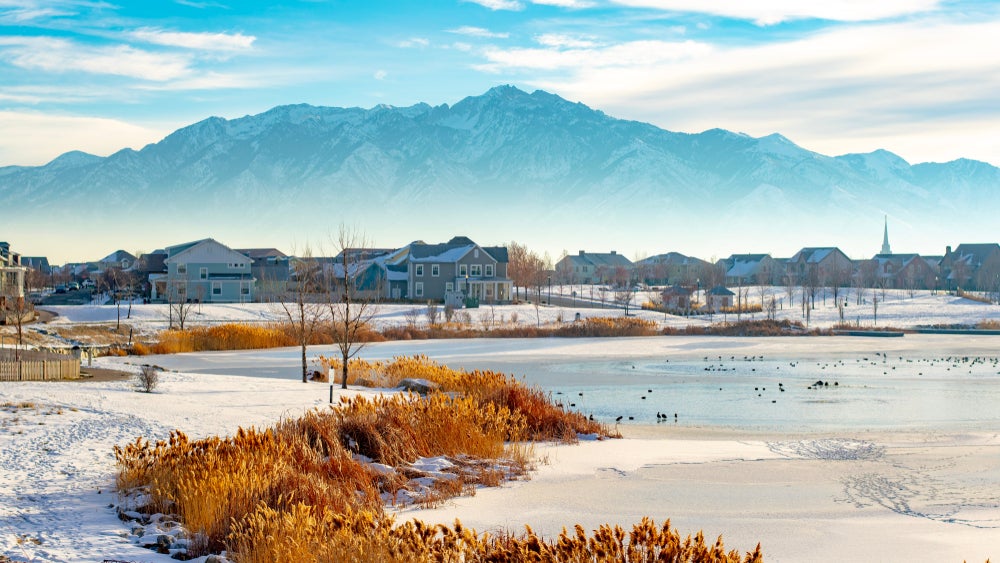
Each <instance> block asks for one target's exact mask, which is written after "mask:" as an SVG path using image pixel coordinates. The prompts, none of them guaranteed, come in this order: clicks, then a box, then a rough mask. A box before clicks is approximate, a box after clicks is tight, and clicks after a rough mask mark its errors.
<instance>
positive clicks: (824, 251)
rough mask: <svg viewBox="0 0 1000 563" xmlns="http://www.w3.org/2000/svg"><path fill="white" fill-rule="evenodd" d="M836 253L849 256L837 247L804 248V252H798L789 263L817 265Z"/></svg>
mask: <svg viewBox="0 0 1000 563" xmlns="http://www.w3.org/2000/svg"><path fill="white" fill-rule="evenodd" d="M835 252H840V254H843V255H844V256H847V255H846V254H844V253H843V252H842V251H841V250H840V249H839V248H837V247H836V246H821V247H809V248H803V249H802V250H800V251H798V252H796V253H795V256H792V257H791V258H790V259H789V261H791V262H805V263H806V264H817V263H819V262H822V261H823V260H825V259H826V257H827V256H829V255H831V254H833V253H835Z"/></svg>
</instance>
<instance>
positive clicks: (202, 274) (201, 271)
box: [198, 268, 208, 280]
mask: <svg viewBox="0 0 1000 563" xmlns="http://www.w3.org/2000/svg"><path fill="white" fill-rule="evenodd" d="M198 277H199V278H201V279H203V280H207V279H208V268H198Z"/></svg>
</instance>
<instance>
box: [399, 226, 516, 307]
mask: <svg viewBox="0 0 1000 563" xmlns="http://www.w3.org/2000/svg"><path fill="white" fill-rule="evenodd" d="M408 249H409V251H408V252H407V253H406V261H407V264H408V267H407V288H406V297H407V298H409V299H411V300H414V301H424V300H434V301H440V300H446V301H448V302H455V301H456V300H461V298H463V297H471V298H474V299H478V300H479V301H480V302H484V303H506V302H508V301H510V298H511V289H512V286H513V282H512V281H511V280H510V279H508V278H507V262H508V257H507V248H506V247H502V246H494V247H483V246H479V245H478V244H476V243H475V242H473V241H472V240H470V239H469V238H467V237H455V238H453V239H451V240H450V241H448V242H446V243H442V244H426V243H423V242H414V243H411V244H410V245H409V247H408Z"/></svg>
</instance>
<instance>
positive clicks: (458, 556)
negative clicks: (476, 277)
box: [115, 357, 761, 563]
mask: <svg viewBox="0 0 1000 563" xmlns="http://www.w3.org/2000/svg"><path fill="white" fill-rule="evenodd" d="M350 368H351V371H352V372H354V373H363V374H365V375H366V376H368V377H372V378H373V379H374V380H376V381H378V382H379V384H381V385H387V386H388V385H390V384H392V383H393V382H398V381H399V380H400V379H402V378H403V377H404V376H406V377H422V378H425V379H428V380H431V381H434V382H435V383H437V384H439V385H440V386H441V388H442V389H445V390H449V391H451V393H448V394H445V393H432V394H430V395H428V396H426V397H420V396H417V395H414V394H407V395H402V394H396V395H392V396H382V397H376V398H366V397H360V396H359V397H354V398H350V399H347V398H345V399H342V400H341V402H340V404H338V405H336V407H333V408H330V409H328V410H315V411H311V412H309V413H307V414H305V415H304V416H302V417H300V418H298V419H294V420H284V421H281V422H280V423H279V424H277V425H276V426H275V427H274V428H271V429H267V430H255V429H249V430H244V429H240V430H239V431H238V432H237V433H236V435H235V436H233V437H229V438H224V439H222V438H217V437H211V438H206V439H203V440H197V441H192V440H190V439H188V437H187V436H186V435H184V434H183V433H181V432H179V431H175V432H173V433H172V434H171V435H170V438H169V440H167V441H165V442H162V441H161V442H156V443H155V444H150V443H148V442H147V441H145V440H143V439H142V438H139V439H137V440H136V441H135V442H133V443H131V444H128V445H125V446H123V447H116V448H115V457H116V462H117V466H118V470H119V472H118V490H119V491H120V492H121V493H126V494H127V493H130V492H135V491H141V492H143V493H145V496H146V498H148V505H147V506H146V507H145V508H144V509H145V510H146V511H149V512H160V513H166V514H175V515H177V516H178V517H179V518H180V520H181V521H182V522H183V525H184V526H185V528H186V530H187V531H188V533H189V535H190V539H191V542H190V543H189V548H188V555H191V556H197V555H200V554H205V553H209V552H218V551H221V550H223V549H225V550H226V551H227V555H228V557H229V559H231V560H232V561H236V562H239V563H257V562H265V561H268V562H270V561H297V562H299V561H301V562H313V561H315V562H327V561H390V562H392V561H400V562H402V561H469V562H472V561H567V562H569V561H605V560H617V561H653V560H667V561H704V562H729V561H760V560H761V556H760V550H759V547H758V549H757V550H756V551H755V552H753V553H748V554H746V557H745V558H744V557H741V556H740V555H739V554H738V553H736V552H729V553H726V552H725V551H724V550H723V549H722V543H721V540H719V541H717V542H716V543H715V544H714V545H711V546H710V545H706V544H705V542H704V538H703V537H702V535H701V534H700V533H699V534H698V535H696V536H695V538H694V539H692V538H691V537H688V538H687V539H686V540H684V541H681V539H680V537H679V535H678V534H677V532H675V531H674V530H672V529H671V528H670V524H669V521H668V522H667V523H666V524H664V526H662V527H657V526H655V525H654V524H653V522H652V521H651V520H643V521H642V522H641V523H640V524H636V526H634V527H633V530H632V532H630V533H629V534H628V539H627V541H626V534H625V532H624V531H623V530H622V529H621V528H619V527H608V526H602V527H601V528H599V529H598V530H596V531H595V532H594V533H593V535H592V536H588V535H587V534H585V533H584V531H583V529H582V528H580V527H579V526H577V528H576V529H575V533H574V534H572V535H569V534H566V533H565V532H564V533H563V534H562V535H560V536H559V538H558V539H557V540H555V541H549V540H546V539H544V538H542V537H540V536H538V535H536V534H535V533H534V532H533V531H532V530H531V529H530V528H526V532H525V534H523V535H520V536H513V535H502V536H490V535H488V534H483V535H479V534H477V533H476V532H475V531H474V530H469V529H466V528H464V527H462V525H461V523H459V522H457V521H456V523H455V525H454V526H453V527H449V526H427V525H425V524H423V523H421V522H419V521H408V522H403V523H395V522H394V521H393V520H392V518H390V517H389V516H387V515H386V513H385V510H384V506H385V502H388V501H393V500H394V499H396V498H397V497H398V496H399V494H400V493H401V492H402V491H404V490H406V491H409V493H410V495H409V496H410V497H411V498H413V495H417V496H418V497H419V499H418V501H419V502H422V503H424V504H431V505H432V504H435V503H437V502H440V500H442V499H444V498H449V497H451V496H454V495H458V494H463V493H465V492H467V491H469V490H470V487H474V486H476V485H497V484H499V483H500V482H502V481H503V480H505V479H508V478H512V477H514V476H516V475H517V474H519V473H522V472H524V471H525V470H526V468H527V467H528V465H529V463H530V458H531V452H532V449H531V446H530V444H527V443H525V442H522V441H521V440H525V439H566V440H571V439H575V436H576V432H600V433H603V434H605V435H606V434H607V432H606V430H604V429H602V427H600V426H599V425H596V424H594V423H592V422H590V421H588V420H585V419H584V418H583V417H582V415H579V413H568V412H566V411H565V410H563V409H562V408H560V407H557V406H555V405H553V404H552V403H551V401H549V400H548V399H547V398H546V396H545V395H544V394H542V393H541V392H539V391H537V390H533V389H530V388H527V387H525V386H524V385H522V384H520V383H518V382H517V381H516V380H514V379H513V378H511V377H508V376H506V375H504V374H500V373H496V372H490V371H483V372H471V373H468V372H461V371H455V370H451V369H449V368H447V367H444V366H441V365H439V364H436V363H434V362H431V361H429V360H428V359H427V358H424V357H416V358H396V359H394V360H393V361H391V362H370V363H366V362H360V361H358V362H356V363H355V362H352V364H351V365H350ZM431 457H442V458H444V459H446V460H447V461H448V463H447V464H445V465H446V466H447V468H446V469H444V470H443V471H445V472H447V473H448V475H446V476H445V477H446V478H440V476H439V478H438V479H437V481H436V482H435V483H436V484H435V485H433V486H431V487H429V488H427V487H424V488H423V489H420V488H419V487H418V488H416V489H414V487H415V485H413V483H418V481H417V478H419V477H423V476H425V474H424V473H423V472H421V471H419V470H418V469H416V468H414V467H413V465H412V464H413V463H414V462H415V461H417V460H418V459H420V458H431ZM609 558H611V559H609Z"/></svg>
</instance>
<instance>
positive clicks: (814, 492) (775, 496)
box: [0, 295, 1000, 562]
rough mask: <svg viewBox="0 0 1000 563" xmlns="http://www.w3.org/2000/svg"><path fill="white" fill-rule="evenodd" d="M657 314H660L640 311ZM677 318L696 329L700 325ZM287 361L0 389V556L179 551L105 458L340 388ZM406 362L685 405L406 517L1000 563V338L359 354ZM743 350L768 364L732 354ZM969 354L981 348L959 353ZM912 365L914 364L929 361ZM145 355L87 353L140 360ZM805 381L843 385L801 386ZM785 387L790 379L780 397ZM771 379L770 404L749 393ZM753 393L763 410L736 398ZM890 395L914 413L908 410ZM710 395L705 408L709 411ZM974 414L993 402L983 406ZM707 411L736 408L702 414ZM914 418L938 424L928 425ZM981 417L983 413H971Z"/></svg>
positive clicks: (557, 345)
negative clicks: (667, 533) (822, 419)
mask: <svg viewBox="0 0 1000 563" xmlns="http://www.w3.org/2000/svg"><path fill="white" fill-rule="evenodd" d="M398 309H399V310H398V311H395V310H391V309H388V308H387V309H386V310H384V311H383V312H382V314H383V316H382V317H381V318H382V319H383V321H384V322H404V318H403V314H404V313H405V310H406V309H412V307H399V308H398ZM995 309H998V307H996V306H995V305H993V306H990V305H985V304H980V303H974V302H968V301H965V300H960V299H956V298H954V297H949V296H945V295H934V296H932V295H920V296H918V297H916V298H914V299H899V300H897V301H895V302H894V301H893V300H891V299H890V300H887V301H886V302H884V303H882V304H880V305H879V324H880V325H881V324H882V318H883V312H884V313H885V315H886V318H887V319H892V318H893V317H891V315H893V314H895V315H896V316H895V318H896V319H899V321H897V322H893V321H891V320H887V321H886V322H887V323H888V324H894V325H897V326H904V325H910V324H933V323H942V324H956V323H974V322H978V321H980V320H984V319H989V318H996V313H995V312H994V310H995ZM484 310H485V309H480V310H479V311H478V312H479V313H480V314H481V313H482V312H483V311H484ZM113 311H114V307H108V306H101V307H75V308H66V310H65V311H60V317H59V322H61V323H73V322H95V321H107V320H109V317H110V318H113V314H114V313H113ZM155 311H156V308H155V306H144V307H141V308H136V309H134V310H133V315H134V316H141V315H146V317H145V318H147V319H148V320H147V321H144V322H148V323H149V326H150V327H151V330H155V328H153V327H156V326H157V323H163V320H162V319H160V318H157V317H156V315H157V313H156V312H155ZM500 311H503V313H502V314H504V315H505V316H506V319H508V320H509V319H510V314H511V312H517V314H518V317H519V321H520V322H529V319H530V322H535V318H534V311H535V309H534V307H532V306H512V307H510V308H506V307H505V308H501V307H497V308H496V312H497V313H496V314H497V315H499V314H501V313H500ZM560 311H562V313H563V318H564V320H565V319H566V317H567V316H568V315H570V314H572V313H574V312H576V311H580V312H587V313H589V312H591V311H592V312H593V313H594V314H608V312H609V311H607V310H605V311H600V310H599V309H594V310H586V309H574V308H572V307H566V308H556V307H552V308H549V307H540V308H539V315H540V316H541V315H545V316H544V317H541V319H540V320H541V322H543V323H544V322H546V321H547V320H548V321H551V322H555V321H556V317H557V316H558V313H559V312H560ZM474 312H475V311H474ZM798 312H799V311H798V310H797V309H796V313H798ZM202 313H203V315H204V317H203V318H204V320H205V321H206V322H207V321H226V320H253V319H259V320H266V319H268V318H270V317H268V315H270V314H273V313H272V312H271V311H268V310H267V308H266V307H265V306H259V307H258V306H233V307H221V306H212V307H209V306H205V308H204V310H203V312H202ZM825 316H829V317H831V319H830V320H829V321H828V322H831V323H832V322H833V319H834V318H835V317H836V316H837V312H836V309H834V308H830V310H829V311H826V310H824V309H819V310H818V311H817V312H816V314H814V315H813V316H812V322H813V324H814V325H815V324H818V323H820V322H823V321H821V320H820V319H821V318H825ZM656 317H658V318H659V319H662V317H663V316H662V314H660V315H652V316H650V318H656ZM676 322H677V324H678V325H679V326H684V325H686V324H687V323H688V319H683V318H677V321H676ZM160 328H162V325H161V326H160ZM320 353H327V354H328V353H330V349H329V348H323V347H313V348H311V349H310V356H311V357H315V355H317V354H320ZM296 354H297V352H296V350H294V349H278V350H263V351H247V352H217V353H202V354H185V355H177V356H150V357H145V358H142V360H141V361H143V362H151V363H155V364H158V365H162V366H164V367H166V368H167V369H169V370H171V371H168V372H166V373H164V374H163V376H162V382H161V384H160V387H159V388H158V389H157V391H156V392H155V393H152V394H144V393H137V392H135V390H134V389H133V386H132V385H131V383H130V382H127V381H111V382H94V381H83V382H53V383H44V384H23V383H0V404H11V405H15V406H6V407H2V408H0V468H2V470H0V553H2V554H3V555H5V556H7V557H9V558H11V559H13V560H15V561H102V560H103V559H118V560H125V561H136V562H166V561H171V559H169V557H168V556H166V555H159V554H156V553H154V552H152V551H150V550H148V549H145V548H143V547H141V545H140V542H141V541H142V539H141V538H139V537H137V536H135V535H133V534H132V526H131V525H130V524H128V523H124V522H121V521H120V520H118V519H117V517H116V515H115V511H114V509H113V508H111V505H113V504H114V503H115V502H116V498H115V495H114V494H113V492H112V490H113V489H112V487H113V481H114V465H113V461H114V460H113V456H112V448H113V447H114V445H116V444H124V443H127V442H130V441H132V440H134V439H135V437H137V436H144V437H146V438H149V439H162V438H166V437H167V435H168V433H169V432H170V431H171V430H173V429H180V430H182V431H184V432H185V433H187V434H188V435H189V436H192V437H203V436H208V435H220V434H231V433H233V432H235V430H236V429H237V428H238V427H241V426H243V427H246V426H258V427H259V426H265V425H269V424H272V423H274V422H275V421H277V420H279V419H280V418H282V417H294V416H297V415H298V414H300V413H302V412H303V411H305V410H307V409H312V408H317V407H319V408H323V407H324V406H325V405H326V403H327V399H328V393H329V391H328V389H329V387H328V386H327V385H325V384H314V383H310V384H303V383H301V382H298V381H297V380H296V373H297V372H296V369H297V368H296V361H297V358H296ZM400 354H427V355H428V356H430V357H431V358H432V359H436V360H438V361H442V362H444V363H447V364H449V365H452V366H453V367H467V368H478V367H489V368H494V369H502V370H504V371H507V372H509V373H514V374H517V375H519V376H523V377H525V379H527V380H529V381H531V382H534V383H536V384H539V385H543V386H545V387H546V388H549V389H559V390H563V391H564V394H565V396H575V397H577V399H574V400H579V401H580V402H581V406H583V404H584V402H585V401H588V400H589V397H590V396H591V395H592V394H595V393H597V391H598V389H606V388H612V387H622V388H623V389H624V390H620V391H619V392H620V393H622V394H623V395H624V394H625V393H626V392H627V393H631V392H632V391H634V390H635V389H637V388H639V387H641V386H645V385H646V384H647V382H655V383H656V384H657V385H658V387H656V388H653V387H650V388H651V389H653V391H654V393H653V395H651V396H650V398H648V399H646V400H641V399H638V398H636V397H633V398H632V401H633V402H632V403H631V404H640V401H641V402H642V403H649V404H650V405H652V404H653V403H652V401H651V400H652V398H653V397H654V396H655V397H656V398H657V400H658V402H657V403H656V406H657V408H658V407H660V406H662V407H663V408H669V412H670V413H671V415H672V414H673V413H674V412H675V411H679V413H680V415H681V416H680V418H679V421H678V422H676V423H675V422H673V421H672V420H671V421H669V422H668V423H664V424H656V423H655V422H653V420H652V419H650V418H649V417H648V413H647V414H643V415H641V416H640V414H639V413H640V412H642V411H638V410H636V411H634V412H635V414H636V416H637V417H640V418H642V419H643V420H639V419H638V418H637V420H636V421H635V422H633V423H632V424H623V425H622V426H621V429H622V432H623V433H624V434H625V436H626V438H625V439H623V440H611V441H602V442H583V443H581V444H579V445H576V446H543V447H541V448H539V449H538V452H539V454H540V455H541V456H542V458H543V459H544V460H545V463H543V464H541V465H540V466H539V468H538V470H537V471H536V472H534V473H533V474H532V475H531V478H530V480H526V481H519V482H513V483H509V484H507V485H505V486H503V487H500V488H496V489H480V490H479V491H478V493H477V494H476V496H474V497H468V498H461V499H455V500H453V501H451V502H448V503H446V504H445V505H444V506H442V507H440V508H436V509H431V510H417V509H410V510H406V511H403V512H401V513H400V514H399V515H398V517H399V518H411V517H414V518H420V519H422V520H425V521H428V522H443V523H451V522H452V521H453V520H454V519H455V518H460V519H461V521H462V522H463V523H464V524H465V525H467V526H471V527H474V528H476V529H478V530H481V531H496V530H511V531H515V532H516V531H519V530H521V529H522V526H523V525H525V524H528V525H531V527H532V528H533V529H535V530H536V531H539V532H541V533H544V534H547V535H555V534H558V533H559V531H560V530H561V528H562V527H564V526H566V527H571V526H572V525H573V524H575V523H580V524H581V525H583V526H584V527H586V528H588V529H592V528H594V527H596V526H598V525H599V524H601V523H607V522H610V523H618V524H622V525H630V524H631V523H633V522H637V521H638V520H639V519H640V518H641V517H642V516H651V517H653V518H655V519H656V520H658V521H661V522H662V521H663V520H665V519H667V518H670V519H671V521H672V524H673V525H674V526H675V527H677V528H679V529H680V530H681V531H682V532H694V531H697V530H699V529H701V530H704V532H705V534H706V535H707V536H708V537H710V538H711V537H715V536H716V535H719V534H721V535H723V537H724V541H725V542H726V546H727V547H728V548H737V549H740V550H741V551H748V550H751V549H753V547H754V545H756V543H757V542H758V541H759V542H761V543H762V546H763V550H764V553H765V557H766V560H767V561H772V562H773V561H795V562H798V561H904V560H906V561H962V560H967V561H970V562H973V561H985V560H986V558H987V557H992V558H993V559H994V560H995V559H997V558H998V557H1000V551H998V550H1000V541H997V538H998V537H1000V496H998V495H997V492H996V491H998V490H1000V466H998V465H997V463H996V460H997V459H1000V437H998V436H1000V418H998V417H997V416H995V414H996V413H995V409H993V410H992V411H991V410H989V409H990V407H989V405H986V406H985V407H984V404H985V403H991V404H993V405H995V404H997V401H1000V374H998V372H1000V369H997V367H996V365H995V364H991V363H988V362H990V361H992V360H995V359H996V356H997V355H998V354H1000V337H996V336H961V335H907V336H905V337H903V338H864V337H818V338H723V337H689V336H683V337H650V338H628V339H552V338H547V339H534V340H531V339H527V340H525V339H513V340H488V339H480V340H468V341H424V342H418V341H411V342H388V343H382V344H376V345H371V346H369V347H368V348H366V350H365V351H364V355H365V357H368V358H390V357H393V356H396V355H400ZM744 356H749V357H761V358H764V360H763V361H762V362H761V363H752V362H751V363H743V362H740V361H739V359H741V358H743V357H744ZM965 357H969V358H983V360H982V361H978V362H976V363H975V364H971V360H966V361H963V360H961V359H959V358H962V359H964V358H965ZM862 359H866V360H865V361H862ZM907 360H912V361H913V362H916V361H922V362H923V363H921V364H919V365H920V367H919V368H918V367H915V366H916V363H907ZM135 361H136V358H101V359H98V360H96V363H97V364H98V365H100V366H103V367H112V368H121V369H126V370H134V369H135V366H134V365H133V364H132V362H135ZM878 362H884V365H883V364H882V363H878ZM890 362H891V363H890ZM931 362H933V365H932V364H931ZM791 364H795V366H794V367H793V366H792V365H791ZM675 366H676V367H675ZM847 366H853V367H847ZM862 366H864V367H862ZM892 366H895V367H896V368H898V369H896V370H893V369H892ZM709 367H711V371H706V370H705V368H709ZM633 368H634V369H633ZM721 370H732V371H721ZM749 370H759V371H749ZM796 370H797V371H796ZM832 370H838V371H836V372H835V373H834V371H832ZM918 370H919V371H918ZM633 371H634V372H635V373H634V374H633V373H632V372H633ZM883 371H884V372H885V374H883ZM779 373H780V374H781V377H780V379H779V377H778V374H779ZM817 374H819V375H817ZM830 374H834V375H832V376H831V375H830ZM814 377H819V378H823V379H827V380H830V379H834V380H835V381H837V382H838V383H840V385H838V388H837V389H836V390H833V389H823V390H809V389H807V388H806V384H807V382H808V383H811V380H812V379H813V378H814ZM778 381H781V382H783V383H784V385H785V386H787V387H788V389H789V390H788V391H787V392H781V391H778V390H777V388H776V387H774V385H777V382H778ZM709 384H711V385H712V386H715V385H717V384H718V385H719V386H720V387H724V388H725V390H724V391H721V393H722V394H721V395H718V396H709V395H708V394H707V393H706V392H705V391H704V389H703V388H704V387H707V386H708V385H709ZM765 385H767V386H768V389H767V390H766V393H770V395H767V396H761V397H755V395H756V392H755V393H751V392H750V389H751V386H754V387H756V386H760V387H764V386H765ZM841 386H842V387H841ZM949 388H951V389H952V390H953V391H954V392H948V391H947V390H948V389H949ZM337 392H338V394H339V390H338V391H337ZM348 392H349V393H355V392H366V393H373V392H375V391H358V390H351V391H348ZM574 392H581V393H584V395H583V398H582V399H580V398H579V397H580V396H579V395H576V394H575V393H574ZM604 393H605V394H608V395H610V394H611V392H610V391H605V392H604ZM810 393H815V394H816V395H810ZM819 393H823V394H822V395H819ZM835 393H840V394H839V395H837V394H835ZM760 394H761V395H765V392H763V391H762V392H761V393H760ZM852 394H853V395H852ZM928 395H929V398H928ZM668 396H671V398H670V399H669V401H667V399H666V398H667V397H668ZM660 397H663V399H660ZM706 397H710V398H706ZM918 397H919V401H921V402H919V403H915V401H918V399H917V398H918ZM758 399H759V400H758ZM710 400H711V401H718V403H708V401H710ZM772 400H774V401H776V402H775V403H772V402H771V401H772ZM660 401H664V402H660ZM741 401H742V402H741ZM751 401H757V403H753V405H754V406H752V407H745V406H741V405H750V404H751V403H750V402H751ZM758 403H759V404H758ZM588 404H589V405H591V406H594V408H596V404H597V403H588ZM685 404H689V405H690V406H691V408H688V409H687V410H685ZM898 404H903V405H911V407H910V408H907V409H906V412H907V413H908V414H907V415H906V416H902V415H900V414H899V413H898V410H897V408H895V407H894V405H898ZM21 405H27V406H21ZM699 405H701V406H705V405H707V407H706V408H703V409H701V410H700V411H699V410H698V409H696V408H695V407H696V406H699ZM786 405H787V406H788V408H793V407H794V408H803V405H805V406H811V407H814V408H816V409H846V410H844V411H843V412H848V413H855V414H856V415H857V420H855V421H853V422H852V420H851V419H850V418H848V419H847V421H846V422H844V423H841V424H832V425H831V424H818V423H814V422H808V423H807V422H802V421H799V420H798V418H797V416H785V417H783V418H780V419H778V420H777V421H771V422H768V423H766V424H761V423H760V422H759V421H755V420H753V419H752V417H753V416H754V415H753V413H754V412H767V409H771V408H774V409H783V408H786ZM796 405H797V406H796ZM914 405H915V406H914ZM608 408H619V409H625V408H626V405H625V404H624V403H622V402H618V403H616V404H615V405H614V406H613V407H608ZM650 408H653V407H650ZM698 408H699V409H700V408H701V407H700V406H699V407H698ZM984 408H985V409H986V410H984V411H982V412H985V413H987V414H984V415H976V414H975V413H977V412H980V409H984ZM752 409H759V411H754V410H752ZM713 410H718V411H729V412H730V413H735V414H736V416H735V419H734V420H730V419H729V418H730V417H723V416H717V417H715V418H712V416H711V413H712V411H713ZM922 410H923V411H925V412H930V411H931V410H939V411H941V412H943V413H944V414H940V413H938V414H935V415H934V416H928V417H921V416H920V412H921V411H922ZM619 412H622V413H625V412H626V411H624V410H621V411H619ZM629 412H632V411H629ZM695 412H702V413H706V414H703V415H698V416H695V414H694V413H695ZM785 412H794V411H785ZM914 413H915V414H914ZM963 413H964V414H963ZM969 413H972V416H973V417H974V418H977V420H969V419H968V418H969V416H970V415H969ZM988 413H993V414H994V416H990V415H989V414H988ZM599 414H600V415H601V416H607V417H610V416H611V415H612V414H614V412H613V411H600V413H599ZM699 417H700V418H699ZM922 418H927V419H929V420H922V421H921V419H922ZM914 419H916V420H917V422H916V423H915V422H914ZM645 420H648V421H649V423H646V424H640V423H642V422H644V421H645ZM873 421H874V422H873ZM146 537H147V538H148V537H149V536H148V535H147V536H146Z"/></svg>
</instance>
